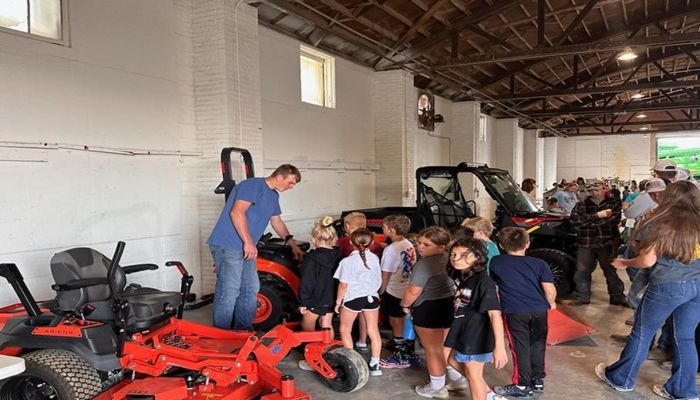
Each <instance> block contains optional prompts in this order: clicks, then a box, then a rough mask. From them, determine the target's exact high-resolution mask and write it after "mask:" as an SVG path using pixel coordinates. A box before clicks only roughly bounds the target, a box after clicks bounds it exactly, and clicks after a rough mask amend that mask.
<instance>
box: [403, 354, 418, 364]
mask: <svg viewBox="0 0 700 400" xmlns="http://www.w3.org/2000/svg"><path fill="white" fill-rule="evenodd" d="M406 358H408V362H410V363H411V365H418V364H420V356H419V355H418V354H416V353H413V354H410V355H408V356H407V357H406Z"/></svg>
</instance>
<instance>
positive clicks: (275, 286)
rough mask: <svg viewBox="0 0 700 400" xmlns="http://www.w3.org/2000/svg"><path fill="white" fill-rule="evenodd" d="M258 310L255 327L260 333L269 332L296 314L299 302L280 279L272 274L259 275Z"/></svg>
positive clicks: (254, 320) (254, 319)
mask: <svg viewBox="0 0 700 400" xmlns="http://www.w3.org/2000/svg"><path fill="white" fill-rule="evenodd" d="M259 277H260V290H259V291H258V295H257V301H258V309H257V310H256V311H255V317H254V318H253V326H254V327H255V329H256V330H259V331H268V330H270V329H272V328H274V327H275V326H276V325H279V324H281V323H282V322H284V321H285V320H287V321H289V320H292V319H293V318H294V316H295V314H296V311H295V309H296V307H297V301H296V299H295V298H294V296H293V295H292V294H291V290H290V289H289V288H288V287H287V285H285V284H284V283H282V281H280V280H279V279H278V278H276V277H274V276H272V275H270V274H259Z"/></svg>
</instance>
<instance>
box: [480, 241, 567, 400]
mask: <svg viewBox="0 0 700 400" xmlns="http://www.w3.org/2000/svg"><path fill="white" fill-rule="evenodd" d="M498 241H499V244H500V245H501V247H502V248H503V250H505V252H506V254H504V255H500V256H496V257H494V258H493V259H491V276H492V277H493V279H494V281H495V282H496V284H497V285H498V289H499V293H500V300H501V309H502V310H503V317H504V320H505V328H506V333H507V336H508V340H509V341H510V348H511V351H512V352H513V360H514V361H513V362H514V363H515V364H516V366H517V368H515V370H516V371H517V373H514V376H513V384H512V385H508V386H500V387H499V386H496V387H494V388H493V390H494V392H496V393H497V394H500V395H503V396H510V397H521V398H530V397H531V396H532V393H533V391H535V392H539V393H541V392H544V377H545V372H544V352H545V347H546V345H547V331H548V329H547V312H548V310H554V309H556V307H557V305H556V303H555V302H554V301H555V299H556V297H557V289H556V288H555V287H554V277H553V276H552V271H551V270H550V269H549V266H548V265H547V263H546V262H544V261H543V260H541V259H539V258H534V257H530V256H526V255H525V252H526V251H527V249H528V247H529V246H530V237H529V235H528V233H527V231H526V230H525V229H523V228H517V227H508V228H503V229H502V230H501V231H500V232H499V233H498Z"/></svg>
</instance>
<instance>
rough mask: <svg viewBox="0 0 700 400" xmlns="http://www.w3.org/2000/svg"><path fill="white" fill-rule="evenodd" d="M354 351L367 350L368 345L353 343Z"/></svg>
mask: <svg viewBox="0 0 700 400" xmlns="http://www.w3.org/2000/svg"><path fill="white" fill-rule="evenodd" d="M355 351H356V352H358V353H367V352H369V346H367V344H366V343H355Z"/></svg>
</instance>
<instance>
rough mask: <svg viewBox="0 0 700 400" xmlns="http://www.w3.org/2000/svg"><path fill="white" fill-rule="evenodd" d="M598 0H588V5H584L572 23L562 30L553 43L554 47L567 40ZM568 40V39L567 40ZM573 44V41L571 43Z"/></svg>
mask: <svg viewBox="0 0 700 400" xmlns="http://www.w3.org/2000/svg"><path fill="white" fill-rule="evenodd" d="M597 2H598V0H588V3H586V6H585V7H583V9H582V10H581V11H580V12H579V13H578V15H576V18H574V20H573V21H571V23H570V24H569V26H567V27H566V29H564V32H563V33H562V34H561V36H559V37H558V38H557V39H556V40H555V41H554V44H556V45H561V44H562V43H564V42H565V41H566V39H567V38H569V35H570V34H571V32H572V31H573V30H574V29H576V27H577V26H578V24H580V23H581V22H582V21H583V19H584V18H585V17H586V15H588V13H589V12H590V11H591V10H592V9H593V6H594V5H596V3H597ZM569 39H570V38H569ZM572 43H573V41H572Z"/></svg>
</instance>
